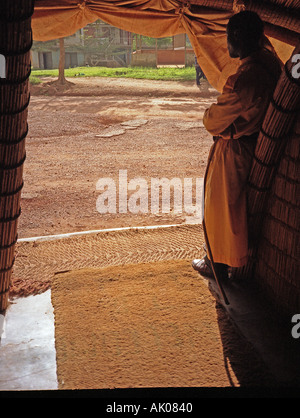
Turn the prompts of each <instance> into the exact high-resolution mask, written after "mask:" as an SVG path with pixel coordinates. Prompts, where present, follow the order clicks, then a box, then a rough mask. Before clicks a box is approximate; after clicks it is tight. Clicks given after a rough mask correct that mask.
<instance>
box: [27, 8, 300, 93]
mask: <svg viewBox="0 0 300 418" xmlns="http://www.w3.org/2000/svg"><path fill="white" fill-rule="evenodd" d="M273 1H274V0H273ZM256 3H257V2H255V1H244V2H242V1H237V0H223V1H222V0H219V1H215V0H192V1H179V0H148V1H147V0H111V1H105V0H104V1H103V0H88V1H82V0H36V1H35V10H34V14H33V18H32V31H33V39H34V40H38V41H46V40H51V39H57V38H62V37H66V36H69V35H72V34H73V33H75V32H76V31H77V30H79V29H80V28H82V27H84V26H86V25H87V24H89V23H92V22H94V21H96V20H97V19H101V20H103V21H104V22H106V23H109V24H111V25H112V26H115V27H117V28H120V29H123V30H126V31H129V32H132V33H137V34H140V35H145V36H150V37H154V38H161V37H167V36H173V35H176V34H180V33H186V34H187V35H188V37H189V39H190V42H191V44H192V47H193V49H194V51H195V54H196V56H197V58H198V62H199V64H200V66H201V68H202V69H203V71H204V73H205V75H206V77H207V79H208V81H209V82H210V84H211V85H212V86H213V87H215V88H216V89H217V90H218V91H222V88H223V86H224V84H225V82H226V80H227V78H228V76H229V75H231V74H232V73H234V72H235V71H236V69H237V66H238V60H234V59H231V58H230V57H229V54H228V51H227V39H226V25H227V22H228V19H229V18H230V17H231V16H232V15H233V14H234V13H235V12H238V11H240V10H244V9H246V8H247V9H250V10H251V9H252V10H255V11H257V12H259V13H260V14H261V17H262V18H263V20H264V21H265V23H266V34H267V35H268V33H270V34H271V36H269V38H268V39H266V45H267V46H268V47H269V48H270V49H272V48H274V49H275V51H276V52H277V54H278V56H279V58H280V59H281V60H282V61H283V62H285V61H286V60H287V59H288V58H289V57H290V55H291V52H292V50H293V45H294V44H295V39H296V37H297V35H299V34H297V32H295V30H297V28H298V26H299V25H298V26H297V23H298V22H299V20H297V13H298V12H299V11H298V8H299V7H298V8H296V6H295V8H294V6H293V2H288V3H289V4H290V8H291V9H288V11H289V13H288V12H287V11H285V9H283V8H282V6H281V5H279V6H276V7H275V6H274V7H275V9H272V10H271V11H270V7H269V6H268V8H266V7H264V6H262V3H263V2H259V3H260V4H261V7H260V8H259V7H257V5H256ZM269 3H270V2H268V4H269ZM277 3H278V2H277ZM279 3H280V2H279ZM278 7H281V9H280V10H281V12H283V11H284V14H283V16H282V17H281V18H280V16H279V15H278V14H277V12H276V11H277V8H278ZM290 12H291V13H290ZM292 12H293V13H292ZM295 13H296V15H295ZM280 22H281V24H279V23H280ZM298 31H300V29H299V28H298ZM295 35H296V36H295Z"/></svg>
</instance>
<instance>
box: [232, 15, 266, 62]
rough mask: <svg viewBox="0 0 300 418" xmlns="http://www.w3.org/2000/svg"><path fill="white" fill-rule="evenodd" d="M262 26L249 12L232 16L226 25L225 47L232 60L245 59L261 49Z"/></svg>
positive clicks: (258, 19) (256, 16)
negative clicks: (226, 46)
mask: <svg viewBox="0 0 300 418" xmlns="http://www.w3.org/2000/svg"><path fill="white" fill-rule="evenodd" d="M263 33H264V24H263V21H262V20H261V18H260V17H259V16H258V15H257V14H256V13H254V12H251V11H249V10H246V11H243V12H240V13H237V14H235V15H233V16H232V17H231V18H230V19H229V22H228V24H227V45H228V51H229V54H230V56H231V57H232V58H237V57H240V58H245V57H247V56H248V55H250V54H252V53H253V52H255V51H257V50H258V49H259V48H260V47H261V40H262V38H263Z"/></svg>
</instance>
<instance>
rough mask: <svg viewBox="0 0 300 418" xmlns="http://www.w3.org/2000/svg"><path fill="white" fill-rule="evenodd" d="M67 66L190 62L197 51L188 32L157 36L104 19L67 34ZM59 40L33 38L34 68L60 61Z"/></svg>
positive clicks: (49, 67) (44, 67) (54, 65)
mask: <svg viewBox="0 0 300 418" xmlns="http://www.w3.org/2000/svg"><path fill="white" fill-rule="evenodd" d="M64 47H65V68H74V67H84V66H90V67H98V66H100V67H128V66H129V65H132V66H140V67H149V66H150V67H159V66H170V65H171V66H186V65H188V66H190V65H193V64H194V61H193V60H194V52H193V49H192V47H191V45H190V43H189V40H188V37H187V36H186V34H180V35H175V36H171V37H167V38H160V39H154V38H150V37H147V36H141V35H136V34H133V33H131V32H127V31H124V30H122V29H118V28H116V27H114V26H111V25H109V24H107V23H105V22H103V21H101V20H97V21H96V22H94V23H91V24H89V25H87V26H86V27H84V28H82V29H80V30H79V31H77V32H76V33H75V34H74V35H72V36H68V37H66V38H64ZM59 56H60V48H59V40H58V39H57V40H53V41H46V42H37V41H34V42H33V46H32V66H33V68H34V69H53V68H58V65H59Z"/></svg>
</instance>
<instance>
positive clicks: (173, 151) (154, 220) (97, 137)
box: [19, 78, 218, 238]
mask: <svg viewBox="0 0 300 418" xmlns="http://www.w3.org/2000/svg"><path fill="white" fill-rule="evenodd" d="M50 81H53V80H51V79H50ZM70 81H72V83H73V84H70V85H68V86H67V87H66V88H63V89H62V88H58V87H55V85H53V84H51V82H50V83H49V78H48V79H45V81H44V83H42V84H40V85H36V86H31V101H30V106H29V115H28V123H29V133H28V136H27V139H26V154H27V158H26V162H25V165H24V188H23V191H22V202H21V205H22V215H21V217H20V220H19V238H28V237H34V236H41V235H52V234H60V233H69V232H77V231H84V230H94V229H107V228H119V227H128V226H143V225H158V224H183V223H186V222H189V221H188V219H190V218H191V217H190V216H189V215H188V214H187V213H185V212H184V208H183V211H182V213H175V212H174V210H173V209H174V208H172V205H171V210H170V212H169V213H161V211H160V213H151V209H150V202H149V211H148V213H144V214H138V213H131V212H130V211H127V213H119V210H118V186H119V170H127V181H128V182H129V181H130V180H132V179H135V178H142V179H144V180H146V182H147V184H149V188H150V183H151V178H152V177H154V178H163V177H165V178H167V179H169V180H171V179H173V178H174V177H176V178H180V179H181V180H182V181H183V179H184V178H191V179H192V182H193V198H195V195H196V191H195V185H196V179H197V178H202V177H203V176H204V172H205V167H206V162H207V156H208V152H209V149H210V146H211V143H212V139H211V136H210V135H209V134H208V133H207V131H206V130H205V128H204V127H203V124H202V116H203V113H204V111H205V109H206V108H207V107H209V105H210V104H211V103H212V102H214V101H216V97H217V94H218V93H217V92H216V91H215V90H214V89H213V88H211V87H210V86H209V85H208V84H207V83H206V82H203V83H202V86H201V88H200V89H199V88H198V87H197V86H196V84H195V83H194V82H183V83H180V82H175V81H174V82H172V81H169V82H166V81H147V80H130V79H124V78H123V79H122V78H120V79H113V78H77V79H72V80H71V79H70ZM101 178H109V179H113V180H114V181H115V184H116V188H117V189H116V198H117V210H116V213H106V214H103V213H99V211H98V210H97V207H96V202H97V198H98V197H99V195H101V194H102V193H103V190H102V191H99V190H97V188H96V184H97V181H98V180H99V179H101ZM130 193H133V192H129V191H128V197H130V195H131V194H130Z"/></svg>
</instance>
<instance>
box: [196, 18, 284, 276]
mask: <svg viewBox="0 0 300 418" xmlns="http://www.w3.org/2000/svg"><path fill="white" fill-rule="evenodd" d="M227 40H228V50H229V54H230V56H231V57H232V58H239V59H240V66H239V68H238V70H237V72H236V74H234V75H232V76H230V77H229V78H228V80H227V82H226V84H225V86H224V88H223V91H222V94H221V95H220V96H219V97H218V99H217V103H215V104H213V105H212V106H211V107H210V108H209V109H207V110H206V111H205V114H204V118H203V124H204V126H205V128H206V129H207V131H208V132H210V133H211V134H212V135H213V137H214V144H213V146H212V148H211V150H210V154H209V157H208V165H207V169H206V174H205V183H204V223H205V225H204V226H205V227H206V233H207V239H208V243H209V246H210V250H211V255H212V258H213V261H214V266H215V270H216V273H217V275H218V276H219V277H220V278H225V277H227V276H228V267H241V266H243V265H245V264H246V263H247V256H248V227H247V196H246V184H247V179H248V176H249V172H250V169H251V165H252V159H253V155H254V150H255V145H256V140H257V137H258V133H259V130H260V127H261V125H262V122H263V118H264V115H265V112H266V110H267V107H268V104H269V102H270V100H271V98H272V95H273V91H274V89H275V86H276V84H277V81H278V79H279V76H280V74H281V70H282V65H281V63H280V61H279V60H278V59H277V58H276V57H275V55H274V54H273V53H272V52H270V51H268V50H266V49H264V48H262V47H261V46H260V45H261V44H262V41H263V22H262V21H261V19H260V18H259V17H258V15H257V14H256V13H253V12H250V11H245V12H240V13H238V14H236V15H234V16H233V17H232V18H231V19H230V20H229V22H228V25H227ZM210 261H211V260H210V256H209V253H208V254H207V256H205V257H204V259H202V260H199V259H197V260H194V261H193V263H192V265H193V267H194V269H195V270H197V271H199V272H200V274H202V275H204V276H211V277H212V269H211V262H210Z"/></svg>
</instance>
